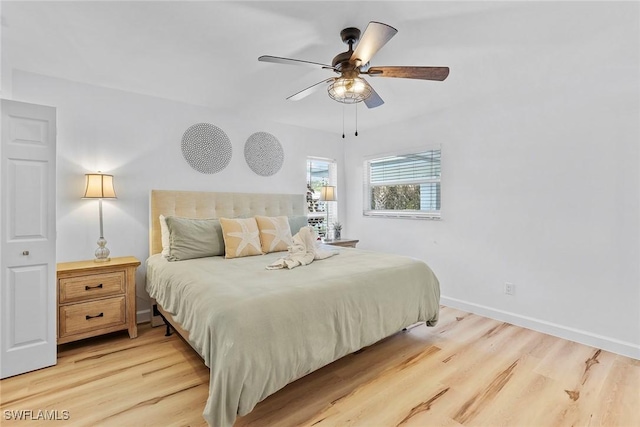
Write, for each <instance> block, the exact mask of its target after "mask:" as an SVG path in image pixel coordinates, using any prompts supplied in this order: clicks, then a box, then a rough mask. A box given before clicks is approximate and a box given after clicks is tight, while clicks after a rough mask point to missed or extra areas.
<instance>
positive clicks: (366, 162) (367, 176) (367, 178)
mask: <svg viewBox="0 0 640 427" xmlns="http://www.w3.org/2000/svg"><path fill="white" fill-rule="evenodd" d="M428 151H440V175H439V177H438V178H424V179H416V180H415V181H411V182H407V181H406V180H398V181H389V182H385V184H384V185H402V184H429V183H439V184H440V209H439V210H437V211H420V210H417V209H415V210H414V209H411V210H393V209H371V208H370V206H371V191H372V188H373V187H375V186H377V185H372V184H371V163H372V162H373V161H376V160H383V159H385V158H387V157H398V156H410V155H413V154H420V153H424V152H428ZM362 164H363V207H362V215H363V216H365V217H378V218H404V219H429V220H441V219H442V146H441V145H440V144H431V145H427V146H422V147H413V148H406V149H401V150H395V151H392V152H386V153H379V154H375V155H371V156H366V157H364V158H363V163H362ZM378 185H379V184H378Z"/></svg>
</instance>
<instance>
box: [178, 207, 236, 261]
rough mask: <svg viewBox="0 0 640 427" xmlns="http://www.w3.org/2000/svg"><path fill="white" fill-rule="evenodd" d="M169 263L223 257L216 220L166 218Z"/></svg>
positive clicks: (222, 246)
mask: <svg viewBox="0 0 640 427" xmlns="http://www.w3.org/2000/svg"><path fill="white" fill-rule="evenodd" d="M166 220H167V227H168V228H169V256H168V257H167V259H168V260H169V261H183V260H185V259H193V258H204V257H209V256H219V255H224V238H223V237H222V227H221V226H220V221H218V220H217V219H196V218H181V217H177V216H168V217H167V218H166Z"/></svg>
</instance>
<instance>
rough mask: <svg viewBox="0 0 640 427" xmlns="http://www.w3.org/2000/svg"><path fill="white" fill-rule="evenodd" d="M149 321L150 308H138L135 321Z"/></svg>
mask: <svg viewBox="0 0 640 427" xmlns="http://www.w3.org/2000/svg"><path fill="white" fill-rule="evenodd" d="M150 321H151V310H150V309H146V310H140V311H138V312H137V313H136V323H147V322H150Z"/></svg>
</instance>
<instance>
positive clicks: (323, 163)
mask: <svg viewBox="0 0 640 427" xmlns="http://www.w3.org/2000/svg"><path fill="white" fill-rule="evenodd" d="M337 169H338V168H337V164H336V162H335V161H334V160H330V159H319V158H311V157H310V158H308V159H307V209H308V214H307V215H308V217H309V225H310V226H312V227H314V228H315V229H316V231H317V232H318V235H319V236H320V237H326V236H327V211H328V214H329V215H328V216H329V224H333V223H334V222H338V202H323V201H321V200H320V189H321V188H322V187H323V186H325V185H333V186H336V185H337V183H338V173H337ZM336 190H337V189H336ZM336 192H337V191H336Z"/></svg>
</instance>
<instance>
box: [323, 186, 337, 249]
mask: <svg viewBox="0 0 640 427" xmlns="http://www.w3.org/2000/svg"><path fill="white" fill-rule="evenodd" d="M336 200H337V199H336V187H335V186H334V185H324V186H322V187H320V201H321V202H335V201H336ZM325 206H326V208H325V210H326V211H327V228H326V231H325V235H324V238H325V239H328V238H329V203H326V204H325Z"/></svg>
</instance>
